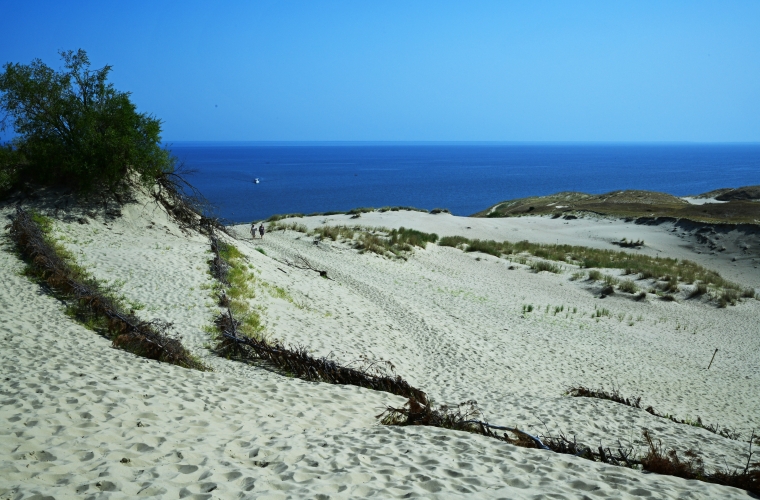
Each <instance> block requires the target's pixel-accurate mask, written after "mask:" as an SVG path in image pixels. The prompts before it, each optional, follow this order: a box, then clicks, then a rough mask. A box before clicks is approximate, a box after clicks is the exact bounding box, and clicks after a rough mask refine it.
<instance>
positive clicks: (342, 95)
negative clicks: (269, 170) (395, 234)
mask: <svg viewBox="0 0 760 500" xmlns="http://www.w3.org/2000/svg"><path fill="white" fill-rule="evenodd" d="M177 5H181V8H180V7H177ZM76 48H83V49H85V50H86V51H87V52H88V54H89V55H90V58H91V60H92V62H93V64H94V65H96V66H101V65H103V64H105V63H108V64H111V65H113V67H114V70H113V73H112V81H113V82H114V83H115V84H116V86H117V88H119V89H121V90H128V91H131V92H132V94H133V100H134V101H135V102H136V103H137V105H138V107H139V108H140V110H142V111H147V112H150V113H153V114H154V115H156V116H158V117H159V118H161V119H162V120H163V121H164V138H165V139H166V140H169V141H182V140H209V141H213V140H237V141H244V140H251V141H278V140H281V141H292V140H309V141H322V140H330V141H357V140H360V141H374V140H379V141H697V142H734V141H738V142H742V141H749V142H757V141H760V2H757V1H755V0H752V1H746V2H730V1H729V2H717V1H716V2H698V1H688V2H686V1H684V2H675V1H671V2H663V1H658V2H646V1H635V2H567V1H562V2H559V1H558V2H543V1H535V2H506V1H500V2H487V1H483V2H464V1H461V2H425V1H418V2H408V1H406V2H393V1H383V2H379V1H378V2H365V1H361V2H356V1H354V2H316V1H303V2H290V1H273V2H213V3H212V2H182V3H179V2H171V3H170V2H157V1H151V2H128V3H127V2H119V3H117V2H52V1H50V2H39V1H25V2H12V3H11V2H7V5H5V6H4V7H3V13H2V19H0V62H3V63H4V62H22V63H28V62H30V61H31V60H32V59H33V58H36V57H39V58H41V59H42V60H43V61H45V62H46V63H47V64H49V65H51V66H54V67H56V68H57V67H59V59H58V55H57V50H59V49H76Z"/></svg>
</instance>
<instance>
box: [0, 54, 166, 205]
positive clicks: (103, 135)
mask: <svg viewBox="0 0 760 500" xmlns="http://www.w3.org/2000/svg"><path fill="white" fill-rule="evenodd" d="M59 54H60V56H61V59H62V60H63V63H64V64H63V69H62V70H60V71H56V70H53V69H52V68H50V67H48V66H46V65H45V64H44V63H43V62H42V61H41V60H39V59H36V60H34V61H32V63H31V64H29V65H23V64H18V63H6V64H5V65H4V67H3V69H4V71H3V72H2V73H0V109H2V110H3V111H4V112H5V116H4V118H3V121H2V123H0V126H2V128H3V129H6V128H8V127H11V128H12V129H13V130H14V131H15V133H16V138H15V139H13V140H12V142H11V144H10V145H6V146H3V147H2V149H1V150H0V190H2V189H3V183H5V184H6V185H10V184H12V183H13V182H16V181H19V180H29V181H34V182H38V183H42V184H46V185H67V186H71V187H74V188H76V189H78V190H81V191H91V190H93V189H98V190H100V189H106V190H108V191H110V192H112V193H118V192H119V191H123V190H124V189H126V188H127V187H128V186H129V185H130V184H131V183H132V182H135V181H137V182H142V183H145V184H151V183H152V182H153V181H155V180H156V178H158V177H159V176H161V175H163V174H165V173H167V172H171V171H172V170H173V168H174V159H173V157H172V156H171V155H170V153H169V152H168V151H167V150H165V149H163V148H161V145H160V140H161V137H160V134H161V121H160V120H158V119H157V118H154V117H153V116H151V115H148V114H145V113H138V112H137V108H136V106H135V105H134V104H133V103H132V102H131V100H130V93H129V92H121V91H118V90H116V89H115V88H114V86H113V84H111V83H109V82H108V74H109V73H110V71H111V66H108V65H107V66H104V67H103V68H101V69H94V70H93V69H90V60H89V58H88V57H87V53H86V52H85V51H84V50H82V49H79V50H78V51H76V52H74V51H71V50H69V51H62V52H59Z"/></svg>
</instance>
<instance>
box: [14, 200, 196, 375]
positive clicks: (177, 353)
mask: <svg viewBox="0 0 760 500" xmlns="http://www.w3.org/2000/svg"><path fill="white" fill-rule="evenodd" d="M11 219H12V222H11V224H10V227H9V228H10V237H11V239H12V240H13V241H14V243H15V244H16V248H17V249H18V251H19V253H20V254H21V255H22V257H23V258H25V259H26V260H27V262H28V264H29V267H30V269H31V271H32V272H33V273H34V274H35V275H36V276H37V277H38V278H39V279H40V280H42V281H43V282H44V283H45V284H46V285H47V286H48V287H50V289H51V290H52V291H53V292H54V293H55V294H57V295H58V296H59V298H61V299H63V300H64V301H66V302H68V303H74V304H76V306H77V308H78V309H79V310H84V311H87V312H88V313H89V314H90V315H92V316H95V317H98V318H102V319H104V320H105V322H106V331H107V332H108V336H109V337H110V339H111V341H112V343H113V346H114V347H118V348H120V349H124V350H127V351H130V352H132V353H134V354H137V355H139V356H142V357H145V358H148V359H155V360H158V361H163V362H166V363H171V364H174V365H178V366H182V367H185V368H194V369H198V370H205V369H207V368H206V367H205V366H204V365H203V364H202V363H201V362H199V361H198V360H196V359H195V358H194V357H193V356H192V355H191V354H190V353H189V351H187V350H186V349H185V347H184V346H183V345H182V343H181V341H180V340H179V339H177V338H174V337H171V336H169V332H170V329H171V324H170V323H167V322H164V321H160V320H154V321H147V322H146V321H141V320H140V319H138V318H137V317H136V316H135V315H134V314H132V313H127V312H125V311H124V310H123V308H122V307H121V306H120V305H119V304H118V301H117V300H116V299H115V298H114V297H113V296H112V294H111V293H108V291H106V290H104V289H103V287H102V286H100V285H99V284H98V282H97V281H96V280H94V279H92V278H89V277H86V276H83V275H82V273H81V272H77V271H76V270H75V269H74V268H73V267H72V266H71V265H70V264H69V263H68V262H67V260H66V259H65V258H64V257H62V256H61V255H59V252H58V251H57V250H56V248H55V247H54V246H53V245H52V244H50V243H49V242H48V240H47V238H46V237H45V234H44V233H43V231H42V229H41V228H40V226H39V225H38V224H37V222H35V221H34V219H33V217H32V215H31V214H30V213H29V212H27V211H26V210H23V209H22V208H21V207H17V208H16V213H15V214H14V215H13V216H12V218H11Z"/></svg>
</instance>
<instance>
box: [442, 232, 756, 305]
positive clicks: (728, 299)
mask: <svg viewBox="0 0 760 500" xmlns="http://www.w3.org/2000/svg"><path fill="white" fill-rule="evenodd" d="M438 245H440V246H448V247H454V248H459V249H461V250H464V251H465V252H482V253H485V254H489V255H493V256H495V257H502V256H512V255H518V254H528V255H531V256H533V257H537V258H540V259H544V260H547V261H554V262H567V263H568V264H572V265H577V266H579V267H581V268H584V269H589V272H588V278H589V280H591V281H604V282H605V283H606V284H607V285H608V286H622V287H623V288H621V290H622V291H625V292H627V293H635V292H636V291H637V290H638V287H637V286H636V285H635V283H634V281H633V280H625V281H623V282H621V281H620V280H618V279H617V278H615V277H613V276H609V275H605V274H603V273H601V272H600V271H598V269H620V270H623V272H624V274H626V275H631V276H633V277H635V278H637V279H655V280H657V281H658V282H659V286H660V288H661V289H662V291H663V292H665V293H676V292H678V291H679V284H680V283H685V284H697V287H698V289H699V290H700V291H701V290H705V292H706V291H707V290H708V289H713V290H714V291H715V292H716V297H717V300H718V302H719V305H721V306H723V307H724V306H726V305H728V304H735V303H736V302H737V301H738V300H739V299H740V298H751V297H754V296H755V293H754V290H752V289H743V288H742V287H741V286H739V285H738V284H736V283H733V282H731V281H728V280H726V279H725V278H723V277H722V276H720V274H718V273H717V272H715V271H712V270H710V269H707V268H705V267H703V266H701V265H699V264H697V263H695V262H693V261H690V260H686V259H674V258H670V257H650V256H648V255H641V254H632V253H628V252H624V251H620V250H606V249H598V248H589V247H582V246H576V245H559V244H540V243H531V242H529V241H519V242H516V243H512V242H509V241H500V242H499V241H494V240H477V239H474V240H472V239H469V238H465V237H463V236H444V237H442V238H441V239H440V240H438ZM530 266H531V268H533V269H534V270H535V269H536V267H541V266H545V264H540V263H532V264H530ZM542 270H544V269H542ZM546 270H548V269H546ZM552 272H557V271H552ZM574 276H575V277H576V278H575V279H577V278H578V277H580V275H574Z"/></svg>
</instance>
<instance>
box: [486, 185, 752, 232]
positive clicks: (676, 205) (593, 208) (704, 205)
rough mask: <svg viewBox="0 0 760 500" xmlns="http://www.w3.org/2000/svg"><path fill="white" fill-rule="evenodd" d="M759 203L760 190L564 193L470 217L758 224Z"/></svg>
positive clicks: (506, 203) (512, 203)
mask: <svg viewBox="0 0 760 500" xmlns="http://www.w3.org/2000/svg"><path fill="white" fill-rule="evenodd" d="M758 199H760V186H747V187H741V188H736V189H733V188H724V189H719V190H715V191H710V192H709V193H703V194H701V195H697V196H693V197H688V198H679V197H677V196H673V195H670V194H666V193H658V192H655V191H639V190H625V191H612V192H610V193H604V194H596V195H595V194H586V193H579V192H571V191H566V192H561V193H557V194H553V195H549V196H532V197H528V198H519V199H516V200H507V201H503V202H501V203H498V204H496V205H493V206H491V207H489V208H488V209H486V210H483V211H481V212H478V213H476V214H474V215H473V217H514V216H522V215H553V216H556V217H560V216H570V215H571V214H573V213H583V212H587V213H595V214H599V215H605V216H613V217H622V218H633V219H638V218H661V217H669V218H675V219H686V220H691V221H695V222H706V223H722V224H726V223H728V224H759V223H760V204H759V203H756V201H755V200H758ZM692 200H698V201H697V202H693V201H692Z"/></svg>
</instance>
